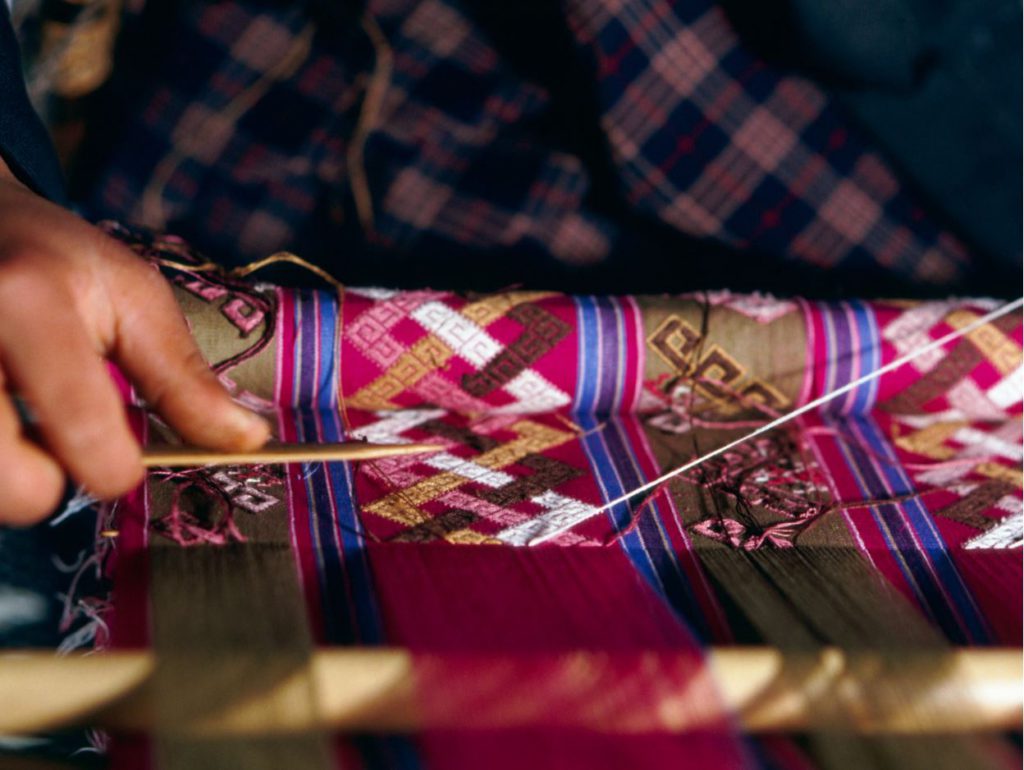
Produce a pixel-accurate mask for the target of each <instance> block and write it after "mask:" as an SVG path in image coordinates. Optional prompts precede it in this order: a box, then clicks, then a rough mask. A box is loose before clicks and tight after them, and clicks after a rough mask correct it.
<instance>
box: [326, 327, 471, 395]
mask: <svg viewBox="0 0 1024 770" xmlns="http://www.w3.org/2000/svg"><path fill="white" fill-rule="evenodd" d="M453 355H455V353H454V352H453V351H452V350H451V348H449V347H448V346H447V345H445V344H444V343H443V342H442V341H441V340H439V339H438V338H437V337H435V336H434V335H432V334H430V335H428V336H426V337H424V338H423V339H421V340H418V341H417V342H415V343H414V344H413V345H412V347H410V348H409V349H408V350H407V351H405V352H404V353H402V354H401V355H400V356H399V357H398V358H397V359H395V362H394V363H393V364H392V365H391V367H390V368H389V369H388V370H387V371H386V372H384V373H383V374H381V375H380V376H379V377H377V379H375V380H374V381H373V382H371V383H369V384H367V385H364V386H363V387H362V388H360V389H359V390H358V391H357V392H356V393H355V395H353V396H352V397H350V398H348V399H346V401H347V402H348V405H349V406H351V407H354V408H356V409H366V410H374V409H394V408H396V406H397V405H396V404H394V403H393V402H392V401H391V399H393V398H394V397H395V396H398V395H400V394H402V393H404V392H405V391H406V390H408V389H409V388H411V387H412V386H414V385H415V384H416V383H417V382H419V381H420V380H421V379H423V378H424V377H426V376H427V375H428V374H430V373H431V372H433V371H436V370H437V369H440V368H441V367H442V366H444V365H445V364H446V363H447V362H448V360H449V359H450V358H451V357H452V356H453Z"/></svg>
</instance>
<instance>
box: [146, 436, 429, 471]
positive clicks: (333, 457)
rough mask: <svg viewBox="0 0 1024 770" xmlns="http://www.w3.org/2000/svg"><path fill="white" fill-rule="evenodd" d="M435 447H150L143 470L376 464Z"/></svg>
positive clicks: (347, 443)
mask: <svg viewBox="0 0 1024 770" xmlns="http://www.w3.org/2000/svg"><path fill="white" fill-rule="evenodd" d="M441 449H442V447H439V446H437V445H436V444H370V443H367V442H365V441H345V442H342V443H340V444H268V445H267V446H264V447H261V448H259V449H254V450H252V451H250V452H213V451H210V450H209V449H202V448H200V447H194V446H178V445H166V446H151V447H146V448H145V449H143V452H142V464H143V465H145V466H146V467H147V468H187V467H192V466H212V465H270V464H274V463H309V462H320V463H322V462H333V461H337V460H377V459H380V458H382V457H397V456H399V455H415V454H424V453H427V452H439V451H440V450H441Z"/></svg>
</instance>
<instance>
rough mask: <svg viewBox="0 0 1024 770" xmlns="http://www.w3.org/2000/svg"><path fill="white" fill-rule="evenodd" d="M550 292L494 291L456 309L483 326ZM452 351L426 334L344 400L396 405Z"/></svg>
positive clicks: (372, 406) (355, 403)
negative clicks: (398, 399) (396, 400)
mask: <svg viewBox="0 0 1024 770" xmlns="http://www.w3.org/2000/svg"><path fill="white" fill-rule="evenodd" d="M553 293H554V292H550V291H532V292H526V291H520V292H512V293H509V294H496V295H494V296H489V297H484V298H483V299H481V300H477V301H476V302H470V303H469V304H468V305H466V306H465V307H463V308H462V309H461V310H460V311H459V312H460V313H461V314H462V315H463V316H464V317H466V318H468V319H469V320H470V321H473V322H474V323H475V324H477V326H479V327H480V328H485V327H487V326H489V325H490V324H492V323H494V322H495V321H497V320H498V319H499V318H502V317H503V316H504V315H505V314H506V313H508V311H509V310H511V309H512V308H514V307H516V306H517V305H521V304H523V303H524V302H534V301H536V300H539V299H543V298H545V297H549V296H551V295H552V294H553ZM454 355H455V351H453V350H452V349H451V348H450V347H448V346H447V345H446V344H445V343H444V342H443V341H442V340H441V339H440V338H438V337H436V336H435V335H433V334H428V335H427V336H426V337H423V338H422V339H420V340H418V341H417V342H415V343H414V344H413V345H412V346H411V347H410V348H409V349H408V350H407V351H405V352H404V353H402V354H401V355H400V356H399V357H398V358H397V359H395V362H394V363H393V364H392V365H391V366H390V367H388V369H387V371H385V372H382V373H381V374H380V375H379V376H378V377H377V379H375V380H374V381H373V382H370V383H368V384H367V385H364V386H363V387H361V388H360V389H359V390H358V391H356V392H355V393H354V394H353V395H352V396H350V397H348V398H346V399H345V401H346V402H347V404H348V405H349V406H351V407H353V408H356V409H366V410H375V409H396V408H398V405H397V404H395V403H394V402H393V401H392V399H394V398H395V397H396V396H398V395H400V394H402V393H404V392H405V391H407V390H409V389H411V388H413V387H414V386H415V385H416V383H418V382H419V381H420V380H422V379H423V378H424V377H426V376H427V375H428V374H430V373H431V372H435V371H437V370H438V369H440V368H441V367H443V366H444V365H445V364H447V363H448V361H449V360H450V359H451V358H452V356H454ZM453 387H454V386H453Z"/></svg>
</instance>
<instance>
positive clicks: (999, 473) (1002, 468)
mask: <svg viewBox="0 0 1024 770" xmlns="http://www.w3.org/2000/svg"><path fill="white" fill-rule="evenodd" d="M972 470H973V471H974V472H975V473H980V474H981V475H982V476H988V477H989V478H990V479H998V480H999V481H1005V482H1008V483H1010V484H1013V485H1014V486H1015V487H1018V488H1019V487H1024V472H1022V471H1021V469H1020V468H1010V467H1008V466H1006V465H999V464H998V463H993V462H987V463H980V464H979V465H976V466H974V468H973V469H972Z"/></svg>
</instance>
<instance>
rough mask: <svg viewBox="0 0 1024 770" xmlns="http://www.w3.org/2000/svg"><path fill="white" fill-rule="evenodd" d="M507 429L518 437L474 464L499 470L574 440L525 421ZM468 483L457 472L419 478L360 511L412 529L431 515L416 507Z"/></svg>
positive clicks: (570, 435)
mask: <svg viewBox="0 0 1024 770" xmlns="http://www.w3.org/2000/svg"><path fill="white" fill-rule="evenodd" d="M510 430H512V431H513V432H514V433H516V434H517V436H518V438H515V439H512V440H511V441H508V442H507V443H504V444H501V445H499V446H496V447H494V449H491V450H489V451H487V452H484V453H482V454H479V455H477V456H476V457H474V458H472V461H473V463H475V464H476V465H482V466H483V467H485V468H488V469H490V470H499V469H501V468H505V467H506V466H509V465H512V464H513V463H515V462H518V461H519V460H521V459H523V458H524V457H526V455H528V454H534V453H541V452H544V451H545V450H547V449H550V448H551V447H555V446H558V445H559V444H564V443H565V442H566V441H571V440H572V439H574V438H576V434H575V433H570V432H568V431H562V430H558V429H556V428H551V427H549V426H547V425H541V424H539V423H536V422H533V421H532V420H527V419H523V420H520V421H519V422H517V423H514V424H513V425H512V426H511V428H510ZM469 481H471V479H467V478H466V477H465V476H461V475H459V474H457V473H451V472H447V473H439V474H437V475H435V476H430V477H428V478H425V479H422V480H421V481H418V482H416V483H415V484H413V485H412V486H411V487H408V488H406V489H402V490H399V491H397V492H392V493H391V494H389V495H386V496H385V497H382V498H380V499H379V500H375V501H373V502H372V503H369V504H368V505H364V506H363V510H364V511H367V512H369V513H375V514H377V515H378V516H383V517H384V518H386V519H390V520H391V521H397V522H399V523H401V524H406V525H408V526H414V525H416V524H419V523H421V522H424V521H427V520H429V519H430V518H432V516H433V514H430V513H427V512H425V511H423V510H422V509H421V508H420V507H419V506H421V505H423V504H425V503H429V502H430V501H431V500H435V499H437V498H438V497H440V496H441V495H443V494H445V493H446V492H451V491H452V490H453V489H457V488H458V487H460V486H462V485H463V484H466V483H468V482H469Z"/></svg>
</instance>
